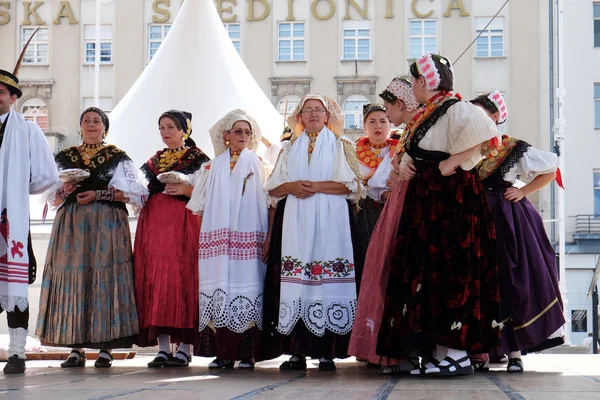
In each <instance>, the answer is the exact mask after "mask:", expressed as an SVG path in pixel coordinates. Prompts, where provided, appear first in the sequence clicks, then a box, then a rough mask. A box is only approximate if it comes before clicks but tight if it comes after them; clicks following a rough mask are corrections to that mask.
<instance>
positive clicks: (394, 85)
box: [379, 78, 419, 111]
mask: <svg viewBox="0 0 600 400" xmlns="http://www.w3.org/2000/svg"><path fill="white" fill-rule="evenodd" d="M379 97H381V98H382V99H383V100H385V101H387V102H389V103H395V102H396V101H398V100H402V101H403V102H404V104H406V109H407V110H408V111H414V110H416V109H417V108H419V103H418V102H417V99H416V98H415V94H414V93H413V90H412V86H411V84H410V82H409V81H408V80H407V79H406V78H394V79H393V80H392V82H391V83H390V84H389V85H388V86H387V88H386V89H385V90H384V91H383V92H381V94H380V95H379Z"/></svg>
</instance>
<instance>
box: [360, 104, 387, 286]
mask: <svg viewBox="0 0 600 400" xmlns="http://www.w3.org/2000/svg"><path fill="white" fill-rule="evenodd" d="M363 128H364V130H365V133H366V135H365V136H363V137H361V138H360V139H358V141H357V143H356V158H357V159H358V162H359V165H360V173H361V175H362V183H363V185H364V186H365V189H366V191H367V196H366V198H364V199H362V200H361V201H360V203H359V210H358V211H357V210H354V212H353V213H352V220H353V221H352V223H353V229H354V230H355V232H356V240H355V241H354V242H353V245H354V265H355V271H356V272H355V273H356V288H357V292H358V291H359V290H360V282H361V277H362V274H363V266H364V264H365V255H366V253H367V246H368V245H369V239H370V238H371V233H372V232H373V228H375V224H376V223H377V219H378V218H379V214H381V210H382V208H383V205H384V203H385V201H386V200H387V198H388V196H389V194H390V190H391V189H390V186H389V184H388V181H389V179H390V173H391V172H392V159H393V157H394V156H395V154H396V148H397V146H398V140H396V139H390V138H389V135H390V120H389V119H388V117H387V115H386V110H385V107H383V106H382V105H379V104H366V105H365V106H364V107H363Z"/></svg>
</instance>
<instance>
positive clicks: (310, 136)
mask: <svg viewBox="0 0 600 400" xmlns="http://www.w3.org/2000/svg"><path fill="white" fill-rule="evenodd" d="M306 135H307V136H308V140H310V142H308V154H309V155H311V154H312V152H313V150H314V149H315V142H316V141H317V137H318V136H319V132H317V133H311V132H306Z"/></svg>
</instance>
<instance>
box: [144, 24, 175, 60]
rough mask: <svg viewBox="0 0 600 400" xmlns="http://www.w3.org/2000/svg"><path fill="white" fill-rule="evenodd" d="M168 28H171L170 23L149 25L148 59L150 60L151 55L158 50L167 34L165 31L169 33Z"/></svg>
mask: <svg viewBox="0 0 600 400" xmlns="http://www.w3.org/2000/svg"><path fill="white" fill-rule="evenodd" d="M169 29H171V25H170V24H164V25H150V29H149V31H148V34H149V42H148V61H150V60H152V57H154V55H155V54H156V52H157V51H158V48H159V47H160V44H161V43H162V41H163V40H164V39H165V37H166V36H167V33H169Z"/></svg>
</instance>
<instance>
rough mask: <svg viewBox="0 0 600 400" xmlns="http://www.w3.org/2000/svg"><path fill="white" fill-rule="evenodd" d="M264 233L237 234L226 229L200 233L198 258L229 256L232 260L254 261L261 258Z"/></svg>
mask: <svg viewBox="0 0 600 400" xmlns="http://www.w3.org/2000/svg"><path fill="white" fill-rule="evenodd" d="M266 237H267V234H266V233H265V232H237V231H230V230H229V229H227V228H223V229H219V230H216V231H210V232H200V250H199V257H200V258H201V259H208V258H214V257H220V256H229V258H230V259H232V260H256V259H261V258H262V245H263V242H264V241H265V239H266Z"/></svg>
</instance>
